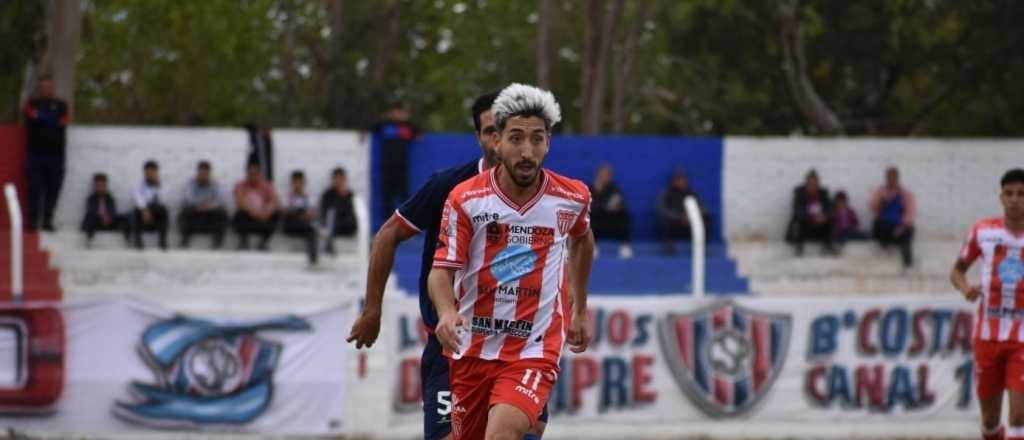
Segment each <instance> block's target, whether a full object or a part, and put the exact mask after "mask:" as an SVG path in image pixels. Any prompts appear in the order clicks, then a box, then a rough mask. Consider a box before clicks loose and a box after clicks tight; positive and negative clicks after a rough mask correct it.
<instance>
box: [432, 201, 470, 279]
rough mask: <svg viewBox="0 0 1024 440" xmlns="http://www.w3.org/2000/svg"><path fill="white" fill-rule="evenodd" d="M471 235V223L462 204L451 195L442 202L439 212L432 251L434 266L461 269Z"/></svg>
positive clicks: (467, 251)
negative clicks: (434, 245)
mask: <svg viewBox="0 0 1024 440" xmlns="http://www.w3.org/2000/svg"><path fill="white" fill-rule="evenodd" d="M472 236H473V224H472V223H471V222H470V219H469V217H468V216H467V215H466V211H465V210H463V209H462V205H460V204H459V203H458V202H456V201H455V200H454V198H453V197H452V196H449V197H448V200H447V201H445V203H444V211H442V213H441V228H440V232H439V233H438V238H437V250H435V251H434V267H443V268H448V269H462V268H464V267H466V262H467V261H469V242H470V240H471V239H472Z"/></svg>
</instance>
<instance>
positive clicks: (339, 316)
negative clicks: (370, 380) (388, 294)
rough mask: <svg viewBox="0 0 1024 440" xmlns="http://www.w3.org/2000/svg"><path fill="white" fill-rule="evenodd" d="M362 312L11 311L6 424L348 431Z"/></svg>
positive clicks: (0, 402)
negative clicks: (261, 315)
mask: <svg viewBox="0 0 1024 440" xmlns="http://www.w3.org/2000/svg"><path fill="white" fill-rule="evenodd" d="M351 313H352V311H351V307H349V306H338V307H334V308H331V309H327V310H324V311H321V312H318V313H314V314H310V315H304V316H295V315H288V316H279V317H270V318H267V319H254V320H247V321H225V320H216V319H207V318H202V317H193V316H184V315H179V314H176V313H174V312H172V311H169V310H166V309H162V308H160V307H156V306H152V305H148V304H144V303H139V302H132V301H111V302H100V303H89V304H79V305H29V306H24V307H18V308H13V307H10V306H8V307H7V308H0V408H2V414H0V426H5V427H11V428H14V429H21V430H39V431H57V432H125V431H140V430H156V429H159V430H162V431H169V430H170V431H182V432H189V431H218V432H253V433H287V434H334V433H339V432H341V431H343V430H344V429H345V428H346V427H345V426H343V425H344V423H343V414H344V409H345V408H344V406H345V405H344V403H345V391H346V390H345V383H346V378H347V377H350V376H351V375H349V374H346V373H345V371H346V370H347V369H350V367H349V364H348V355H347V354H346V352H347V348H346V347H345V344H344V340H343V339H342V338H341V337H340V336H339V335H344V334H346V332H347V331H348V327H349V326H350V323H351Z"/></svg>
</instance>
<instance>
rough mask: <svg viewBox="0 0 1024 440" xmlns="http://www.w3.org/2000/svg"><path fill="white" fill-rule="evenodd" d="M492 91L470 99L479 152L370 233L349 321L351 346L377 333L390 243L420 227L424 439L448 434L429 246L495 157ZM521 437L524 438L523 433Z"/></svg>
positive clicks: (448, 404)
mask: <svg viewBox="0 0 1024 440" xmlns="http://www.w3.org/2000/svg"><path fill="white" fill-rule="evenodd" d="M497 96H498V94H497V93H489V94H486V95H482V96H480V97H478V98H477V99H476V101H475V102H474V103H473V109H472V111H473V125H474V126H475V128H476V138H477V141H478V142H479V144H480V149H481V155H482V157H481V158H480V159H478V160H474V161H472V162H469V163H466V164H463V165H459V166H456V167H452V168H448V169H446V170H442V171H440V172H438V173H436V174H434V175H432V176H431V177H430V179H429V180H427V183H425V184H423V186H422V187H421V188H420V189H419V190H418V191H417V192H416V194H415V195H413V196H412V197H411V198H410V199H409V200H407V201H406V202H405V203H403V204H402V206H400V207H399V208H398V209H397V210H396V211H395V213H394V214H393V215H392V216H391V217H390V218H389V219H388V221H387V222H385V223H384V225H383V226H381V228H380V230H379V231H377V234H376V235H375V236H374V239H373V249H372V250H371V252H370V265H369V266H370V268H369V273H368V274H367V279H366V301H365V305H364V306H363V311H362V314H360V316H359V318H358V319H356V322H355V324H353V325H352V332H351V334H350V335H349V337H348V339H347V341H348V342H353V341H355V343H356V348H362V347H363V346H366V347H371V346H373V343H374V342H375V341H376V340H377V335H378V334H379V333H380V320H381V308H382V303H383V299H384V286H385V285H386V284H387V280H388V275H390V274H391V268H392V266H393V265H394V263H395V249H397V248H398V245H399V244H401V242H403V241H405V240H408V239H409V238H411V237H413V236H414V235H416V234H419V233H420V232H423V233H425V234H426V235H425V236H424V239H423V262H422V263H421V267H420V283H419V291H420V292H419V293H420V295H419V296H420V316H421V317H422V319H423V324H424V325H425V326H426V327H427V331H428V337H427V345H426V347H425V348H424V349H423V356H422V358H421V360H420V375H421V377H420V384H421V387H422V394H423V435H424V439H426V440H446V439H450V438H451V410H452V408H453V405H452V401H451V388H450V386H449V383H448V380H449V379H448V372H449V369H448V359H447V358H445V357H444V355H442V353H441V344H440V343H439V342H438V341H437V337H436V336H435V335H434V331H433V329H434V326H435V325H437V311H436V310H435V309H434V305H433V303H431V301H430V296H429V295H428V293H427V276H428V275H429V274H430V270H431V267H432V266H433V260H434V250H435V248H436V246H437V238H438V235H439V231H440V224H441V211H442V210H443V209H444V202H445V200H446V199H447V198H448V193H449V192H451V190H452V189H453V188H455V186H456V185H458V184H459V183H461V182H462V181H464V180H466V179H469V178H471V177H473V176H476V175H477V174H479V173H481V172H482V171H484V170H487V169H489V168H491V167H493V166H495V165H496V164H497V162H498V160H497V158H496V157H495V156H496V155H497V149H496V147H495V143H496V138H495V134H496V133H497V128H496V127H495V125H494V115H493V114H492V113H491V105H493V104H494V100H495V98H497ZM546 422H547V411H546V408H545V412H544V414H543V416H542V417H541V419H540V422H539V423H537V424H536V425H534V429H532V430H531V432H532V433H533V434H532V435H534V437H533V438H540V436H541V435H542V434H543V433H544V427H545V423H546ZM527 438H530V437H529V436H528V437H527Z"/></svg>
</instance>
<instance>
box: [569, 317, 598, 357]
mask: <svg viewBox="0 0 1024 440" xmlns="http://www.w3.org/2000/svg"><path fill="white" fill-rule="evenodd" d="M593 332H594V330H593V328H592V327H591V326H590V314H589V313H587V312H586V310H584V311H583V312H582V313H574V314H573V317H572V325H571V326H570V327H569V334H568V339H569V340H568V342H569V351H571V352H573V353H583V352H584V351H587V346H588V345H590V338H591V337H593Z"/></svg>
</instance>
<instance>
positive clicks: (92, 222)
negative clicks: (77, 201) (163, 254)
mask: <svg viewBox="0 0 1024 440" xmlns="http://www.w3.org/2000/svg"><path fill="white" fill-rule="evenodd" d="M126 220H127V219H125V217H124V216H122V215H118V214H117V203H116V202H115V201H114V198H113V197H112V196H111V195H110V192H109V190H108V189H107V175H106V174H103V173H98V174H96V175H94V176H92V194H89V197H88V198H87V199H86V200H85V217H83V218H82V231H83V232H85V238H86V243H87V245H91V244H92V239H93V237H94V236H95V235H96V231H121V232H123V233H124V239H125V241H128V239H129V237H128V222H127V221H126Z"/></svg>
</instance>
